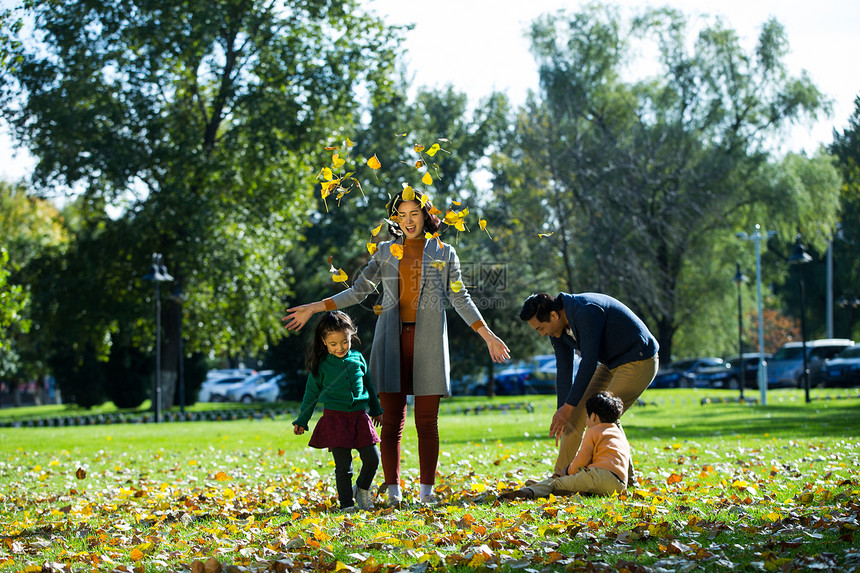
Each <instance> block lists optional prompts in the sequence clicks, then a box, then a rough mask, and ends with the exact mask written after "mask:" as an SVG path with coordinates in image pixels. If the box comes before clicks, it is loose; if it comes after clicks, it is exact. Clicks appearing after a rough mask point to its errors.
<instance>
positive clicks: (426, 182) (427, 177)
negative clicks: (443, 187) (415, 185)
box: [421, 171, 433, 185]
mask: <svg viewBox="0 0 860 573" xmlns="http://www.w3.org/2000/svg"><path fill="white" fill-rule="evenodd" d="M421 183H423V184H424V185H432V184H433V177H432V176H431V175H430V172H429V171H428V172H427V173H425V174H424V177H422V178H421Z"/></svg>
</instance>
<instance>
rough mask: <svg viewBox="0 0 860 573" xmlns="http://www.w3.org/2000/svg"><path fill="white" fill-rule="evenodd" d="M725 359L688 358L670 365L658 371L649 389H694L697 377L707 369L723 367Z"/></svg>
mask: <svg viewBox="0 0 860 573" xmlns="http://www.w3.org/2000/svg"><path fill="white" fill-rule="evenodd" d="M722 365H723V359H722V358H717V357H715V356H708V357H704V358H688V359H686V360H678V361H675V362H672V363H670V364H669V365H668V366H666V367H664V368H660V369H659V370H658V371H657V376H655V377H654V380H652V381H651V384H650V386H648V387H649V388H693V387H694V386H695V385H696V375H697V374H698V373H699V371H701V370H703V369H705V368H712V367H714V366H722Z"/></svg>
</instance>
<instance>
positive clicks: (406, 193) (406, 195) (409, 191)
mask: <svg viewBox="0 0 860 573" xmlns="http://www.w3.org/2000/svg"><path fill="white" fill-rule="evenodd" d="M403 200H404V201H414V200H415V189H413V188H412V187H410V186H409V185H407V186H406V187H404V188H403Z"/></svg>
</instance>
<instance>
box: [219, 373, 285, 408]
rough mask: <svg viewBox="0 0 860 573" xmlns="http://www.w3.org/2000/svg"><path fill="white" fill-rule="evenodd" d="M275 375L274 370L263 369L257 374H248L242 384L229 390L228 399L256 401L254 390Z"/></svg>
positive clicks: (245, 402)
mask: <svg viewBox="0 0 860 573" xmlns="http://www.w3.org/2000/svg"><path fill="white" fill-rule="evenodd" d="M274 375H275V371H274V370H261V371H259V372H257V373H256V374H252V375H251V376H248V377H247V378H245V379H244V380H243V381H242V383H241V384H237V385H235V386H232V387H231V388H229V389H228V390H227V394H226V399H227V401H228V402H242V403H243V404H250V403H251V402H253V401H254V391H255V390H256V389H257V387H258V386H260V385H261V384H264V383H265V382H266V381H267V380H269V378H271V377H272V376H274Z"/></svg>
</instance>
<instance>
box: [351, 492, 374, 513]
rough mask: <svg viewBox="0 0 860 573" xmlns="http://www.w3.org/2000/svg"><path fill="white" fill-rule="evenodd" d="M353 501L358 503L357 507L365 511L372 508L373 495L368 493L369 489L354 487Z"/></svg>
mask: <svg viewBox="0 0 860 573" xmlns="http://www.w3.org/2000/svg"><path fill="white" fill-rule="evenodd" d="M355 503H356V504H358V508H359V509H364V510H365V511H367V510H372V509H373V495H372V494H371V493H370V490H367V489H361V488H356V490H355Z"/></svg>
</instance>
